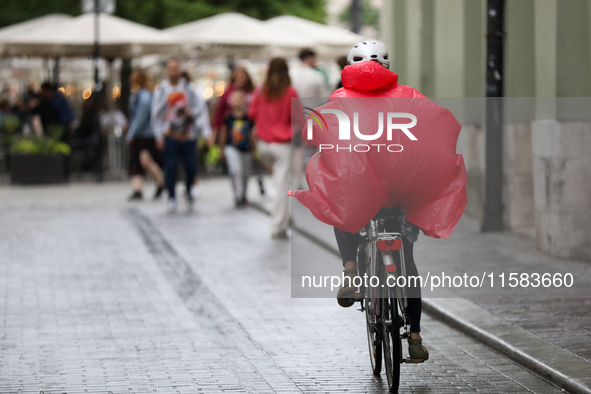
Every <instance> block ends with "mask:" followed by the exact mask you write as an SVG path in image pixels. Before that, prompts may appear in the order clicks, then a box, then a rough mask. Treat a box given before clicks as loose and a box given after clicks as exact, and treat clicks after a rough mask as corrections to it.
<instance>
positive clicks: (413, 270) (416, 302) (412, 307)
mask: <svg viewBox="0 0 591 394" xmlns="http://www.w3.org/2000/svg"><path fill="white" fill-rule="evenodd" d="M402 242H403V244H404V262H405V264H406V277H407V278H409V277H411V276H414V277H418V275H419V271H418V269H417V266H416V264H415V260H414V255H413V243H412V242H410V241H408V240H407V239H406V238H405V237H402ZM407 283H409V285H408V286H407V296H408V298H407V300H408V306H407V307H406V313H407V315H408V319H409V320H410V337H409V338H408V353H409V354H410V361H411V362H415V363H421V362H423V361H426V360H428V359H429V352H428V351H427V349H426V348H425V347H424V346H423V339H422V338H421V334H420V331H421V313H422V306H421V286H420V281H418V280H415V281H407Z"/></svg>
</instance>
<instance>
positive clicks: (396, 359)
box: [381, 298, 402, 393]
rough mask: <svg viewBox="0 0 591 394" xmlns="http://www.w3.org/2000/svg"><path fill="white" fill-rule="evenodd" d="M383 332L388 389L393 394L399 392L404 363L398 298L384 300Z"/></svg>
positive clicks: (382, 301)
mask: <svg viewBox="0 0 591 394" xmlns="http://www.w3.org/2000/svg"><path fill="white" fill-rule="evenodd" d="M381 303H382V331H383V340H382V343H383V347H384V362H385V364H386V377H387V378H388V389H389V390H390V392H391V393H397V392H398V386H399V385H400V363H401V362H402V341H401V340H400V323H399V319H398V302H397V300H396V298H383V299H381Z"/></svg>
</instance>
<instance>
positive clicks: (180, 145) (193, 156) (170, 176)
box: [164, 137, 197, 198]
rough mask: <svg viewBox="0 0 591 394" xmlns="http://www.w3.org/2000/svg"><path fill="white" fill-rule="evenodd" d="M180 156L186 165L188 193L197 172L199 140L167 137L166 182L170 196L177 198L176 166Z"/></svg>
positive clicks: (165, 147) (165, 152)
mask: <svg viewBox="0 0 591 394" xmlns="http://www.w3.org/2000/svg"><path fill="white" fill-rule="evenodd" d="M179 157H180V159H181V161H182V163H183V166H184V167H185V185H186V187H187V193H191V186H192V185H193V180H194V179H195V174H197V142H196V141H195V140H190V141H178V140H175V139H172V138H169V137H166V141H165V146H164V183H165V185H166V190H168V197H169V198H175V186H176V175H177V174H176V170H177V168H176V166H177V159H178V158H179Z"/></svg>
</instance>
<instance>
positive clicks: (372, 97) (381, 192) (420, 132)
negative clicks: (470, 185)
mask: <svg viewBox="0 0 591 394" xmlns="http://www.w3.org/2000/svg"><path fill="white" fill-rule="evenodd" d="M341 76H342V80H343V86H344V87H343V88H342V89H339V90H337V91H336V92H334V93H333V95H332V96H331V98H330V99H329V100H328V103H327V104H325V105H323V106H322V107H320V108H316V110H315V111H316V118H317V119H318V118H319V116H318V115H321V117H322V121H321V122H318V123H317V122H309V123H312V126H313V127H312V132H313V135H312V136H309V135H308V133H309V130H308V129H307V127H304V130H303V131H302V135H303V136H304V139H308V141H309V142H310V143H312V144H313V145H315V146H317V147H320V152H318V153H316V154H315V155H314V156H313V157H312V158H311V159H310V161H309V162H308V165H307V167H306V180H307V182H308V185H310V190H296V191H292V192H290V195H291V196H293V197H295V198H297V199H298V200H299V201H300V202H301V203H302V204H303V205H304V206H306V207H307V208H308V209H310V211H311V212H312V213H313V214H314V216H315V217H316V218H317V219H319V220H320V221H322V222H324V223H326V224H329V225H332V226H335V227H337V228H339V229H342V230H345V231H348V232H351V233H354V232H357V231H359V230H360V229H361V228H362V227H363V226H365V225H366V224H367V223H368V222H369V221H370V220H371V219H372V218H373V217H374V216H375V215H376V214H377V213H378V211H379V210H380V209H381V208H382V207H392V206H396V205H399V206H401V207H402V208H404V209H405V210H406V212H407V215H406V219H407V220H408V221H409V222H411V223H413V224H415V225H416V226H418V227H419V228H420V229H421V230H422V231H423V233H424V234H426V235H428V236H431V237H434V238H439V237H443V238H448V237H449V235H450V234H451V232H452V231H453V229H454V227H455V226H456V224H457V223H458V221H459V219H460V217H461V215H462V213H463V212H464V208H465V207H466V169H465V167H464V161H463V159H462V156H461V155H458V154H456V142H457V139H458V135H459V133H460V128H461V126H460V124H459V123H458V122H457V120H456V119H455V118H454V116H453V115H452V113H451V112H449V111H448V110H447V109H445V108H443V107H441V106H439V105H437V104H435V103H434V102H433V101H431V100H430V99H428V98H426V97H425V96H423V95H422V94H421V93H419V92H418V91H417V90H415V89H413V88H411V87H408V86H404V85H398V84H397V81H398V76H397V75H396V74H395V73H393V72H392V71H389V70H387V69H386V68H384V67H382V66H381V65H379V64H378V63H376V62H371V61H369V62H361V63H357V64H354V65H351V66H347V67H345V69H344V70H343V72H342V74H341ZM377 97H380V98H377ZM323 109H324V110H326V109H332V110H335V109H337V110H340V111H342V112H344V113H345V114H347V115H348V117H349V119H350V129H351V130H350V139H348V140H342V139H339V132H340V129H339V121H338V120H337V116H335V114H334V113H327V112H324V113H323V111H322V110H323ZM354 112H357V113H358V124H359V127H358V130H361V134H364V135H366V136H367V135H371V134H375V133H376V131H377V130H378V128H379V116H378V113H382V114H383V115H386V114H387V113H392V112H396V113H410V114H413V115H415V116H416V119H417V123H416V126H414V127H412V128H409V129H408V131H409V132H410V134H411V135H412V136H413V137H415V138H416V140H413V139H412V138H410V137H409V135H408V134H407V133H405V132H403V131H402V130H400V129H394V130H393V131H392V132H391V133H388V132H387V130H388V123H399V124H403V123H404V124H406V123H409V119H400V118H399V117H398V116H396V117H395V119H388V116H382V126H383V133H382V134H381V136H380V137H379V138H377V139H376V140H367V138H359V135H358V133H359V132H354V131H355V128H354ZM310 113H312V112H310ZM312 114H313V113H312ZM313 115H314V114H313ZM309 119H311V118H309ZM323 122H326V123H324V126H326V127H323V128H322V129H321V127H320V125H319V123H320V124H323ZM388 136H389V137H390V138H391V139H388V138H387V137H388ZM306 137H308V138H306ZM310 137H311V138H310ZM372 144H374V145H372ZM377 144H384V145H383V146H380V147H378V146H377ZM392 144H394V145H392ZM390 145H391V146H392V147H391V148H390V147H389V146H390ZM330 146H333V147H335V148H330ZM336 146H339V147H341V148H344V149H339V150H338V151H337V149H336ZM349 147H351V148H352V149H351V151H349V150H347V149H350V148H349ZM368 147H369V148H370V149H369V151H368V152H361V151H365V150H367V149H368ZM377 148H381V149H380V151H379V152H378V151H377ZM356 149H357V150H358V151H355V150H356ZM387 149H391V150H392V151H397V150H402V151H400V152H389V151H388V150H387Z"/></svg>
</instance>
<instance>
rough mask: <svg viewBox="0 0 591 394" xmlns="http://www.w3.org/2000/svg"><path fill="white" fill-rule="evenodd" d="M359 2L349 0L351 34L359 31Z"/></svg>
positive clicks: (359, 0) (358, 0)
mask: <svg viewBox="0 0 591 394" xmlns="http://www.w3.org/2000/svg"><path fill="white" fill-rule="evenodd" d="M361 13H362V9H361V0H351V24H352V26H351V30H352V31H353V33H359V32H360V31H361Z"/></svg>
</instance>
